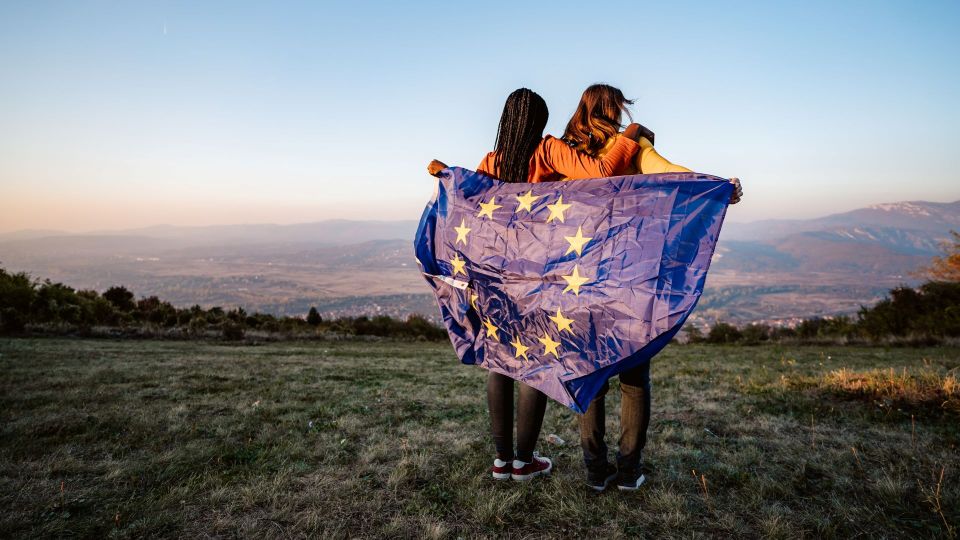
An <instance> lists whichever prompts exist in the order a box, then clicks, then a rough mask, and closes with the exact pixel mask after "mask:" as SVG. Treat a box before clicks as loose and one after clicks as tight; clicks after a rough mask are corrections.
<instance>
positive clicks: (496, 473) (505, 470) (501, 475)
mask: <svg viewBox="0 0 960 540" xmlns="http://www.w3.org/2000/svg"><path fill="white" fill-rule="evenodd" d="M512 465H513V463H511V462H509V461H503V460H502V459H500V458H497V459H494V460H493V467H490V474H492V475H493V479H494V480H506V479H508V478H510V473H512V472H513V466H512Z"/></svg>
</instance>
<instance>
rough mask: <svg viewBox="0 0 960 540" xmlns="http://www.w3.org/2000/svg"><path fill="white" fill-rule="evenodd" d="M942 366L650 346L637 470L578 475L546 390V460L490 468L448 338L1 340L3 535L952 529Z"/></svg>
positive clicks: (477, 388)
mask: <svg viewBox="0 0 960 540" xmlns="http://www.w3.org/2000/svg"><path fill="white" fill-rule="evenodd" d="M958 366H960V354H958V350H957V349H953V348H940V349H896V350H883V349H879V348H869V349H859V348H852V347H850V348H843V347H834V348H829V349H816V348H812V347H800V348H793V349H782V348H777V347H772V346H771V347H751V348H733V347H709V346H682V347H681V346H671V347H668V349H667V350H666V351H664V353H663V354H662V355H660V356H658V357H657V360H656V362H655V363H654V367H653V379H654V415H653V423H652V425H651V433H650V442H649V444H648V447H647V452H646V460H647V465H648V468H649V475H648V476H649V478H650V480H649V482H648V484H647V485H646V486H645V487H644V488H643V489H641V490H640V491H638V492H636V493H632V494H627V493H619V492H612V493H606V494H602V495H595V494H593V493H592V492H588V491H587V490H586V489H584V488H583V486H582V474H583V471H582V467H581V465H580V462H579V459H580V458H579V448H578V447H577V445H576V444H575V441H576V440H577V433H576V421H575V420H576V419H575V417H574V415H573V414H572V413H571V412H569V411H567V410H565V409H562V408H560V407H559V406H556V405H551V406H550V407H549V408H548V411H547V418H546V421H545V426H544V436H545V435H547V434H549V433H556V434H558V435H560V436H561V437H562V438H564V439H566V440H567V441H568V443H567V444H566V445H564V446H544V447H543V448H542V451H543V452H544V453H545V454H548V455H551V456H552V457H554V458H555V461H556V464H557V469H558V470H557V474H555V475H554V476H553V477H552V478H549V479H546V480H545V481H538V482H534V483H531V484H528V485H518V484H514V483H510V482H506V483H498V482H494V481H492V480H490V479H489V478H488V476H487V474H486V468H487V467H488V466H489V461H490V460H491V448H490V446H491V445H490V442H489V440H488V437H487V429H488V428H487V420H486V416H485V403H484V392H483V372H482V371H481V370H478V369H476V368H471V367H466V366H460V365H458V364H456V362H455V360H454V358H453V355H452V353H451V351H450V350H449V346H448V345H443V344H439V345H438V344H413V343H391V342H373V343H359V342H337V343H322V342H312V343H272V344H266V345H261V346H250V345H245V346H226V345H220V344H214V343H190V342H149V341H135V342H125V341H108V340H58V339H47V340H26V339H24V340H0V391H2V394H0V420H2V432H0V504H3V508H4V509H5V511H4V512H3V513H2V514H0V536H3V537H25V536H32V537H38V536H40V537H49V536H56V537H63V536H80V537H105V536H111V537H174V536H177V537H205V536H212V537H256V538H261V537H263V538H287V537H310V536H325V537H382V536H389V537H425V538H457V537H493V536H497V537H499V536H510V537H525V538H535V537H573V536H578V537H584V536H590V537H601V536H603V537H626V536H636V535H644V536H650V537H658V538H659V537H684V538H687V537H702V536H724V537H744V536H746V537H759V536H763V537H772V538H797V537H817V538H820V537H826V538H831V537H833V538H836V537H851V536H869V537H887V538H901V537H951V536H953V537H955V536H956V533H957V530H956V527H957V526H958V524H960V488H958V476H960V475H958V472H960V457H958V455H960V452H958V448H957V444H958V442H960V427H958V424H960V422H958V415H957V411H956V409H954V408H953V407H952V405H950V404H952V403H954V401H952V400H955V399H956V381H955V374H956V370H957V368H958ZM891 368H892V369H893V371H892V372H891V371H890V369H891ZM951 381H952V382H951ZM618 395H619V393H618V392H616V391H613V392H611V396H612V397H613V399H611V401H613V403H611V405H610V407H611V409H610V412H611V413H612V414H610V415H609V416H610V418H609V422H610V431H611V433H614V429H615V427H616V421H617V414H616V412H617V409H616V407H617V405H618V403H617V400H616V397H617V396H618ZM930 396H946V398H947V399H946V401H947V402H948V406H945V407H939V406H933V404H934V403H936V399H940V398H936V399H933V398H931V397H930ZM545 438H546V437H544V440H545ZM611 438H612V439H613V440H615V438H616V437H615V436H612V437H611Z"/></svg>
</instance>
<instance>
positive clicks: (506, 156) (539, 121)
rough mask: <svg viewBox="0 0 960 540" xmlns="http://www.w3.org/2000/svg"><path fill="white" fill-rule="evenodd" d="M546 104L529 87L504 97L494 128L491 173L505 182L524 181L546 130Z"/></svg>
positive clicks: (547, 114)
mask: <svg viewBox="0 0 960 540" xmlns="http://www.w3.org/2000/svg"><path fill="white" fill-rule="evenodd" d="M548 116H549V113H548V111H547V102H546V101H544V100H543V98H542V97H540V96H539V95H538V94H537V93H536V92H534V91H533V90H530V89H528V88H520V89H519V90H514V91H513V92H512V93H511V94H510V95H509V96H507V102H506V103H505V104H504V106H503V114H502V115H501V116H500V127H499V128H497V140H496V143H495V149H494V156H495V157H494V162H493V167H494V170H495V171H497V175H498V176H499V177H500V179H501V180H503V181H504V182H526V181H527V175H528V174H529V172H530V158H531V157H533V152H534V151H535V150H536V149H537V145H538V144H540V140H541V139H542V138H543V130H544V128H546V127H547V117H548Z"/></svg>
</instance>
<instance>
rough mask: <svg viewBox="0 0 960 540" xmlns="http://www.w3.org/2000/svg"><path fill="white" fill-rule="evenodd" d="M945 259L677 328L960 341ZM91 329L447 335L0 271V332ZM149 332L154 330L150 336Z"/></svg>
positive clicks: (950, 257) (721, 335)
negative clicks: (875, 286) (804, 313)
mask: <svg viewBox="0 0 960 540" xmlns="http://www.w3.org/2000/svg"><path fill="white" fill-rule="evenodd" d="M952 234H953V242H952V243H951V244H949V245H948V246H947V254H946V255H945V256H943V257H936V258H934V259H933V261H932V263H931V264H930V266H929V267H927V268H925V269H924V270H923V271H922V275H924V276H926V277H927V278H929V280H928V281H927V282H926V283H924V284H922V285H920V286H919V287H916V288H913V287H906V286H901V287H897V288H895V289H893V290H891V291H890V293H889V296H888V297H886V298H884V299H883V300H881V301H880V302H878V303H877V304H876V305H874V306H872V307H861V308H860V311H859V312H858V313H857V314H856V316H855V317H849V316H839V317H823V318H813V319H807V320H804V321H802V322H800V324H798V325H797V326H796V327H794V328H784V327H772V326H769V325H765V324H751V325H747V326H742V327H737V326H734V325H732V324H728V323H724V322H717V323H715V324H714V325H713V326H712V327H711V328H710V329H709V331H708V332H706V333H704V332H701V331H700V330H699V329H698V328H695V327H693V326H688V327H687V328H685V331H686V335H687V338H688V341H690V342H694V343H737V344H745V345H751V344H760V343H764V342H771V341H774V342H776V341H798V342H810V341H824V340H826V341H866V342H871V341H872V342H881V341H885V340H886V341H889V340H891V339H892V340H898V339H900V340H901V341H904V340H906V342H909V341H910V340H913V341H916V342H918V343H929V342H938V341H940V340H942V339H943V338H955V337H960V234H958V233H956V232H953V233H952ZM95 327H100V328H120V329H141V330H144V329H145V330H147V331H148V332H146V333H145V334H144V335H157V331H158V330H162V329H167V330H176V331H175V332H168V333H167V334H161V335H172V336H178V335H179V336H191V337H209V336H211V335H212V336H220V337H222V338H225V339H242V338H243V337H244V336H245V334H246V333H247V332H248V331H257V332H260V333H262V334H270V335H278V334H279V335H287V336H292V337H303V336H305V335H338V336H339V335H347V336H381V337H392V338H405V339H425V340H437V341H442V340H445V339H446V338H447V332H446V330H444V329H443V328H441V327H440V326H437V325H435V324H433V323H432V322H430V321H429V320H427V319H426V318H425V317H422V316H420V315H411V316H409V317H407V318H406V319H405V320H399V319H395V318H392V317H389V316H376V317H366V316H360V317H340V318H337V319H333V320H329V321H327V320H324V319H323V317H321V316H320V313H319V312H318V311H317V308H316V307H312V308H310V312H309V313H308V314H307V316H306V317H291V316H284V317H277V316H274V315H270V314H266V313H247V312H246V311H244V309H243V308H241V307H237V308H234V309H228V310H225V309H223V308H222V307H211V308H208V309H204V308H202V307H201V306H199V305H194V306H193V307H189V308H177V307H175V306H173V305H172V304H170V303H169V302H166V301H163V300H160V299H159V298H157V297H156V296H148V297H141V298H140V299H139V300H137V299H136V297H135V296H134V294H133V292H132V291H130V290H128V289H127V288H126V287H123V286H115V287H110V288H109V289H107V290H106V291H104V292H103V294H100V293H98V292H97V291H94V290H75V289H73V288H72V287H69V286H67V285H64V284H62V283H54V282H51V281H50V280H49V279H48V280H44V281H39V280H35V279H33V278H31V277H30V275H29V274H27V273H25V272H17V273H11V272H8V271H6V270H5V269H3V268H2V267H0V333H3V334H17V333H22V332H24V331H25V330H27V329H33V330H39V331H41V332H46V333H68V332H78V331H79V332H81V333H82V332H89V331H90V330H91V329H93V328H95ZM150 331H152V332H153V334H150V333H149V332H150Z"/></svg>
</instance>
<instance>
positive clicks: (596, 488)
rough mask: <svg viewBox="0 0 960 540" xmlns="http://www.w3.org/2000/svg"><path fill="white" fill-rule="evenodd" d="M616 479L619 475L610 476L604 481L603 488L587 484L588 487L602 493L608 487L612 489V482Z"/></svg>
mask: <svg viewBox="0 0 960 540" xmlns="http://www.w3.org/2000/svg"><path fill="white" fill-rule="evenodd" d="M616 478H617V473H613V474H611V475H610V476H608V477H607V479H606V480H604V481H603V485H602V486H594V485H592V484H587V487H589V488H590V489H592V490H594V491H596V492H597V493H600V492H601V491H605V490H606V489H607V488H608V487H610V482H613V481H614V480H615V479H616Z"/></svg>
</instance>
